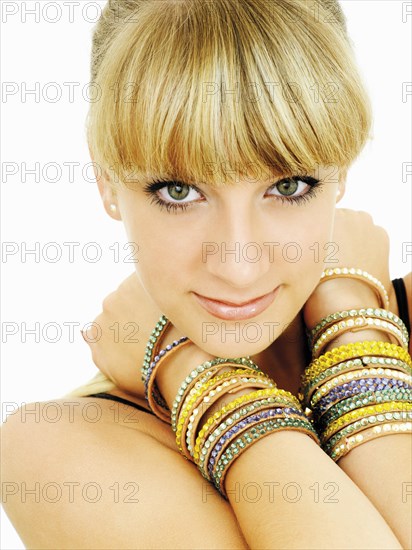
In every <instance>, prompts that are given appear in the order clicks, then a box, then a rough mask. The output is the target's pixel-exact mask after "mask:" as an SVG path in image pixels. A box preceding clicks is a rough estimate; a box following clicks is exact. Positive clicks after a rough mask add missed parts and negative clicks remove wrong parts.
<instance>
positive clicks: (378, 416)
mask: <svg viewBox="0 0 412 550" xmlns="http://www.w3.org/2000/svg"><path fill="white" fill-rule="evenodd" d="M411 364H412V363H411V357H410V356H409V354H408V353H407V351H406V350H405V349H403V348H402V347H400V346H396V345H395V344H389V343H388V342H375V341H372V342H369V341H365V342H356V343H354V344H347V345H344V346H340V347H338V348H333V349H332V350H330V351H328V352H327V353H325V354H324V355H322V356H321V357H319V358H318V359H315V360H314V361H312V363H311V364H310V365H309V367H308V368H307V369H306V371H305V373H304V375H303V376H302V390H303V393H302V397H303V400H302V401H303V404H304V405H305V406H306V407H308V408H309V409H310V410H311V418H312V421H313V424H314V426H315V428H316V430H317V432H318V433H319V434H320V440H321V446H322V448H323V450H324V451H325V452H326V453H327V454H328V455H329V456H330V457H331V458H332V459H333V460H335V461H337V460H339V459H340V458H342V457H343V456H345V455H346V454H347V453H348V452H349V451H350V450H351V449H352V448H354V447H355V446H358V445H360V444H361V443H363V442H365V441H368V440H371V439H373V438H375V437H382V436H383V435H387V434H391V433H397V432H398V433H401V432H402V433H407V432H411V423H410V420H411V419H412V403H411V398H412V375H411V374H412V369H411ZM388 421H390V422H388ZM389 424H390V425H391V427H390V428H389V427H388V426H389ZM394 426H397V427H396V428H394ZM364 432H365V433H364Z"/></svg>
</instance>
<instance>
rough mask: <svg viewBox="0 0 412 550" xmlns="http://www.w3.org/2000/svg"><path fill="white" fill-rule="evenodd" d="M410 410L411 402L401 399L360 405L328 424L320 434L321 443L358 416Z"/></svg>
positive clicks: (411, 408) (411, 407)
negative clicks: (364, 405) (404, 401)
mask: <svg viewBox="0 0 412 550" xmlns="http://www.w3.org/2000/svg"><path fill="white" fill-rule="evenodd" d="M411 410H412V403H403V402H402V401H390V402H389V403H380V404H379V405H369V406H366V407H361V408H359V409H356V410H355V411H352V412H349V413H346V414H344V415H343V416H341V417H340V418H338V419H337V420H334V421H333V422H332V423H331V424H329V425H328V427H327V428H326V430H324V431H323V433H322V434H321V442H322V444H324V443H326V441H327V440H328V439H329V438H330V437H331V436H332V435H334V434H335V433H336V432H337V431H339V430H340V429H341V428H344V427H346V426H347V425H348V424H350V423H351V422H353V421H355V420H358V419H359V418H362V417H365V416H370V415H377V414H379V413H392V412H394V411H399V412H404V411H411Z"/></svg>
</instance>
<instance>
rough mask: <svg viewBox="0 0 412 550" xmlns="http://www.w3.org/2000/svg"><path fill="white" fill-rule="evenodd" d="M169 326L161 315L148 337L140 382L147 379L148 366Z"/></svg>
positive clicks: (168, 322)
mask: <svg viewBox="0 0 412 550" xmlns="http://www.w3.org/2000/svg"><path fill="white" fill-rule="evenodd" d="M170 325H171V323H170V321H169V320H168V318H167V317H166V315H162V316H161V317H160V319H159V321H158V322H157V323H156V326H155V328H154V329H153V330H152V333H151V335H150V337H149V340H148V341H147V344H146V350H145V356H144V360H143V365H142V369H141V370H142V382H143V383H144V382H145V380H146V377H147V370H148V368H149V366H150V363H151V362H152V361H153V357H154V356H155V354H156V353H157V351H158V349H159V342H160V338H161V337H162V335H163V334H164V333H165V332H166V331H167V329H168V328H169V326H170Z"/></svg>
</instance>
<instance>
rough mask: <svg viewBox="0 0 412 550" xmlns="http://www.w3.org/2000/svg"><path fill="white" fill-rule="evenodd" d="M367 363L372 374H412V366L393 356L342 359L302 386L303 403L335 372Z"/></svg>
mask: <svg viewBox="0 0 412 550" xmlns="http://www.w3.org/2000/svg"><path fill="white" fill-rule="evenodd" d="M369 365H372V367H369V368H370V373H371V374H372V375H373V376H380V375H382V376H383V375H388V374H389V373H390V372H392V370H396V371H398V372H402V373H404V374H406V375H407V376H412V368H411V367H410V366H409V365H407V364H406V363H404V362H403V361H400V360H399V359H394V358H393V357H368V356H363V357H361V358H355V359H350V360H349V361H344V362H342V363H339V364H338V365H334V366H333V367H330V368H328V369H326V370H324V371H322V372H321V373H320V374H319V375H318V376H316V377H315V378H313V379H312V380H311V382H310V384H308V385H307V386H306V387H305V388H303V398H302V402H303V405H304V406H309V403H310V401H311V396H312V394H313V392H314V391H315V390H316V389H317V388H319V387H320V386H321V385H322V384H325V383H326V382H329V381H330V380H331V379H332V378H334V377H335V376H336V375H337V374H341V373H344V374H349V373H350V372H353V370H357V369H363V368H364V367H365V366H369ZM348 380H351V376H348Z"/></svg>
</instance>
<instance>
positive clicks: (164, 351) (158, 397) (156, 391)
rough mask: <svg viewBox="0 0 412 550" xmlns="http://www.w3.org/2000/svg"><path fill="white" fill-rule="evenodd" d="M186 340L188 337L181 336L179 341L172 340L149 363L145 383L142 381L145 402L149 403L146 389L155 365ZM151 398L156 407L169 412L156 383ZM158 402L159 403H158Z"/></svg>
mask: <svg viewBox="0 0 412 550" xmlns="http://www.w3.org/2000/svg"><path fill="white" fill-rule="evenodd" d="M186 340H188V337H187V336H182V337H181V338H179V340H174V341H173V342H172V343H171V344H168V345H167V346H166V347H165V348H164V349H162V350H160V351H159V353H158V354H157V355H156V356H155V357H154V358H153V361H152V362H151V363H150V365H149V368H148V369H147V373H146V379H145V381H144V386H145V397H146V401H148V402H149V400H148V387H149V382H150V379H151V376H152V373H153V372H154V370H155V367H156V365H157V363H158V362H159V360H160V359H161V358H162V357H164V356H165V355H166V354H167V353H168V352H169V351H171V350H172V349H173V348H175V347H177V346H179V345H180V344H181V343H183V342H186ZM152 396H153V399H154V400H155V401H156V403H157V404H158V405H160V406H161V407H162V408H163V409H165V410H166V411H170V409H169V407H168V406H167V404H166V402H165V400H164V399H163V397H162V395H161V393H160V391H159V388H158V387H157V384H156V381H155V382H154V383H153V393H152ZM159 401H160V402H159Z"/></svg>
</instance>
